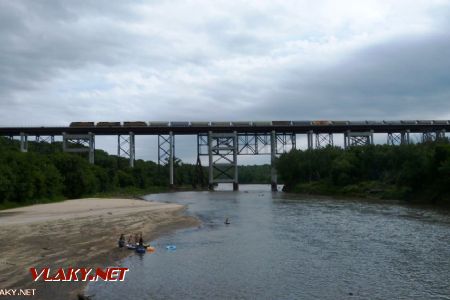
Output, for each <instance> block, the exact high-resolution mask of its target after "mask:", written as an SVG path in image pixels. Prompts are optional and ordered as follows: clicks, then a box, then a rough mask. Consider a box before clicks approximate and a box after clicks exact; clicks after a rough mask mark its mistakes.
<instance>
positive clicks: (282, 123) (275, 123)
mask: <svg viewBox="0 0 450 300" xmlns="http://www.w3.org/2000/svg"><path fill="white" fill-rule="evenodd" d="M272 125H273V126H291V125H292V121H272Z"/></svg>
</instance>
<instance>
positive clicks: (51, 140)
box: [35, 135, 55, 144]
mask: <svg viewBox="0 0 450 300" xmlns="http://www.w3.org/2000/svg"><path fill="white" fill-rule="evenodd" d="M35 141H36V142H37V143H40V142H44V143H50V144H53V143H54V142H55V136H54V135H50V136H46V137H42V136H40V135H36V140H35Z"/></svg>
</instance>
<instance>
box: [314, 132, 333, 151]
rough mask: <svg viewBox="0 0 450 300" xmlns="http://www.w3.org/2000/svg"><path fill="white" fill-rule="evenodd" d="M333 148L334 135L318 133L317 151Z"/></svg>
mask: <svg viewBox="0 0 450 300" xmlns="http://www.w3.org/2000/svg"><path fill="white" fill-rule="evenodd" d="M327 146H333V134H332V133H316V149H321V148H325V147H327Z"/></svg>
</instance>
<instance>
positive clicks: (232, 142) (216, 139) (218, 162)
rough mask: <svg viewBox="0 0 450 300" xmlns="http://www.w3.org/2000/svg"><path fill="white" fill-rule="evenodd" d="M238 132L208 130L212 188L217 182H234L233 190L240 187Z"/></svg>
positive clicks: (212, 188) (210, 183)
mask: <svg viewBox="0 0 450 300" xmlns="http://www.w3.org/2000/svg"><path fill="white" fill-rule="evenodd" d="M237 154H238V142H237V133H236V131H234V132H233V133H213V132H211V131H210V132H208V157H209V176H208V178H209V180H208V186H209V189H210V190H214V184H215V183H232V184H233V190H234V191H237V190H238V189H239V183H238V166H237Z"/></svg>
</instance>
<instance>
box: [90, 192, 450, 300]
mask: <svg viewBox="0 0 450 300" xmlns="http://www.w3.org/2000/svg"><path fill="white" fill-rule="evenodd" d="M240 188H241V191H239V192H229V191H216V192H181V193H174V194H158V195H151V196H148V197H147V198H148V199H151V200H155V201H171V202H178V203H181V204H187V205H188V207H189V210H188V213H190V214H193V215H195V216H197V217H199V218H200V219H201V220H202V222H203V225H202V226H201V228H195V229H187V230H182V231H179V232H177V233H175V234H172V235H169V236H166V237H164V238H161V239H159V240H157V241H155V242H154V246H156V248H157V251H156V252H155V253H154V254H146V255H145V256H144V257H140V256H138V255H133V256H131V257H129V258H127V259H125V260H124V262H123V264H124V266H125V267H129V268H130V272H129V273H128V274H127V277H126V280H125V282H118V283H110V282H108V283H102V282H98V283H95V284H91V285H90V287H89V291H88V293H89V294H95V298H94V299H128V298H141V299H441V298H444V299H445V298H447V299H448V298H449V297H450V286H449V279H450V275H449V274H450V259H449V258H450V247H449V241H450V214H448V213H445V212H443V213H441V212H439V211H436V210H430V209H424V208H420V207H407V206H404V205H396V204H390V203H386V202H379V203H373V202H362V201H350V200H349V201H346V200H331V199H323V198H315V197H313V196H310V197H298V196H294V197H292V196H289V195H286V194H284V193H271V192H270V187H268V186H242V185H241V187H240ZM295 198H296V199H295ZM227 217H228V218H229V220H230V222H231V224H230V225H225V224H224V220H225V218H227ZM167 244H174V245H176V246H177V250H176V251H170V252H169V251H167V250H166V249H165V246H166V245H167Z"/></svg>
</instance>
